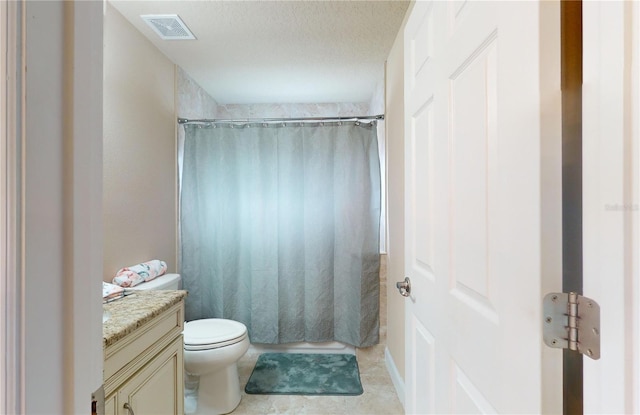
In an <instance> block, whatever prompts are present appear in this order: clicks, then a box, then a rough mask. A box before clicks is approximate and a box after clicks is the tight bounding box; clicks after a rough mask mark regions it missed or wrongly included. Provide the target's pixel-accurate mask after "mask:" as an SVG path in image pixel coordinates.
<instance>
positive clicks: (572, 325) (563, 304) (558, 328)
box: [542, 292, 600, 360]
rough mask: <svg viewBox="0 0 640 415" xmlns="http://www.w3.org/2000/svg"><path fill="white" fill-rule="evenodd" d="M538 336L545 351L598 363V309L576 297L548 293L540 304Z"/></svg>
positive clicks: (577, 295) (591, 301)
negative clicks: (541, 317) (572, 352)
mask: <svg viewBox="0 0 640 415" xmlns="http://www.w3.org/2000/svg"><path fill="white" fill-rule="evenodd" d="M543 312H544V322H543V325H542V327H543V329H542V336H543V339H544V342H545V344H546V345H547V346H549V347H555V348H559V349H569V350H575V351H578V352H580V353H582V354H584V355H586V356H589V357H590V358H592V359H594V360H598V359H600V306H599V305H598V303H596V302H595V301H594V300H592V299H591V298H587V297H583V296H581V295H579V294H577V293H574V292H570V293H551V294H547V295H546V296H545V297H544V301H543Z"/></svg>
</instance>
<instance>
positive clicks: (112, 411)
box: [104, 393, 118, 415]
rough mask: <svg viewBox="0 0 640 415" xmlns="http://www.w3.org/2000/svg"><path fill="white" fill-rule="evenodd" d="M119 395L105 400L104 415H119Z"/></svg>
mask: <svg viewBox="0 0 640 415" xmlns="http://www.w3.org/2000/svg"><path fill="white" fill-rule="evenodd" d="M117 397H118V395H117V394H115V393H114V394H113V395H111V396H109V397H107V398H106V399H105V400H104V414H105V415H118V409H117V406H116V399H117Z"/></svg>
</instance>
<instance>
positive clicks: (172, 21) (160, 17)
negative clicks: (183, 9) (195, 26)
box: [140, 14, 196, 40]
mask: <svg viewBox="0 0 640 415" xmlns="http://www.w3.org/2000/svg"><path fill="white" fill-rule="evenodd" d="M140 17H142V20H144V21H145V22H147V24H148V25H149V26H151V28H152V29H153V31H154V32H156V33H157V34H158V36H160V38H161V39H163V40H187V39H195V38H196V37H195V36H194V35H193V33H191V30H189V28H188V27H187V25H186V24H184V22H183V21H182V19H180V17H178V15H177V14H145V15H141V16H140Z"/></svg>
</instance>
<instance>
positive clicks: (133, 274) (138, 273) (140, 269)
mask: <svg viewBox="0 0 640 415" xmlns="http://www.w3.org/2000/svg"><path fill="white" fill-rule="evenodd" d="M165 272H167V263H166V262H164V261H160V260H158V259H154V260H151V261H147V262H143V263H141V264H138V265H132V266H130V267H126V268H122V269H121V270H120V271H118V272H117V273H116V276H115V277H114V278H113V283H114V284H116V285H119V286H121V287H135V286H136V285H138V284H140V283H143V282H145V281H151V280H152V279H154V278H156V277H159V276H160V275H162V274H164V273H165Z"/></svg>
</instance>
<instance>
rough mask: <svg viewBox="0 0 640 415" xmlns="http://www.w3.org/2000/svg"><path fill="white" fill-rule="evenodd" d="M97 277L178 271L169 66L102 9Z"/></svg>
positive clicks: (171, 69) (117, 16) (141, 38)
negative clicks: (157, 265)
mask: <svg viewBox="0 0 640 415" xmlns="http://www.w3.org/2000/svg"><path fill="white" fill-rule="evenodd" d="M103 86H104V117H103V120H104V121H103V122H104V129H103V133H104V154H103V160H104V161H103V168H104V171H103V185H104V192H103V208H104V258H103V279H104V280H105V281H110V280H111V279H112V278H113V276H114V275H115V273H116V272H117V270H118V269H119V268H121V267H124V266H127V265H133V264H136V263H139V262H142V261H147V260H150V259H162V260H164V261H167V264H168V267H169V271H176V267H177V249H176V244H177V199H176V189H177V186H176V176H177V175H176V169H177V167H176V166H177V163H176V139H175V137H176V122H175V120H176V111H175V101H176V99H175V92H174V91H175V65H174V64H173V63H172V62H171V61H170V60H169V59H167V58H166V57H165V56H164V55H163V54H162V53H161V52H160V51H159V50H158V49H156V48H155V47H154V46H153V45H152V44H151V42H149V41H148V40H147V39H146V38H145V37H144V36H143V35H142V34H140V32H138V31H137V30H136V29H135V28H134V27H133V26H132V25H131V24H130V23H129V22H128V21H127V20H125V19H124V17H122V15H121V14H120V13H119V12H118V11H117V10H115V9H114V8H113V7H112V6H111V5H110V4H109V3H106V14H105V21H104V84H103Z"/></svg>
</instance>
